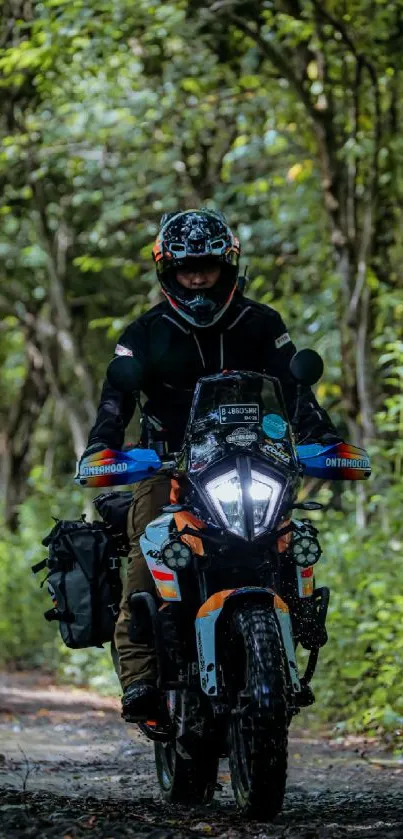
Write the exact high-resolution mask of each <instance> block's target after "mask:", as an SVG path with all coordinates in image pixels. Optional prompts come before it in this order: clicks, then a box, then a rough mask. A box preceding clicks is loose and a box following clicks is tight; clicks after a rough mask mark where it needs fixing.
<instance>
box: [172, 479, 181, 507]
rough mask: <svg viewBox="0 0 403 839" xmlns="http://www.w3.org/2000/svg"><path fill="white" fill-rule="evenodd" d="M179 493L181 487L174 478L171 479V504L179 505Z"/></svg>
mask: <svg viewBox="0 0 403 839" xmlns="http://www.w3.org/2000/svg"><path fill="white" fill-rule="evenodd" d="M180 492H181V485H180V483H179V481H177V480H176V478H171V492H170V495H169V500H170V502H171V504H179V503H180Z"/></svg>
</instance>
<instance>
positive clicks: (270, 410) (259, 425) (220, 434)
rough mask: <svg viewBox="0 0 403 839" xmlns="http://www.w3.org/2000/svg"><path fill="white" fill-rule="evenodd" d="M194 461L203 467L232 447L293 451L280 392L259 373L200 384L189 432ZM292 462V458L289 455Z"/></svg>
mask: <svg viewBox="0 0 403 839" xmlns="http://www.w3.org/2000/svg"><path fill="white" fill-rule="evenodd" d="M186 440H187V443H188V444H189V445H190V447H191V458H190V459H191V462H192V464H193V466H194V468H197V467H199V468H201V467H202V465H203V464H204V465H206V464H207V463H208V462H209V463H211V461H212V460H214V459H216V458H217V457H220V456H223V454H224V453H225V452H226V451H228V449H229V448H230V447H232V446H234V447H236V448H238V449H239V447H247V448H255V449H256V448H259V449H260V450H264V447H267V446H270V445H272V446H275V447H276V448H277V449H278V450H279V451H281V450H282V449H284V450H285V451H287V449H290V446H291V438H290V430H289V425H288V418H287V415H286V411H285V408H284V403H283V399H282V394H281V388H280V385H279V383H278V381H277V380H276V379H272V378H269V377H268V376H264V375H262V374H258V373H248V372H239V373H237V372H234V373H223V374H220V375H218V376H209V377H207V378H204V379H200V381H199V382H198V384H197V385H196V389H195V393H194V397H193V403H192V408H191V412H190V417H189V423H188V427H187V432H186ZM288 460H289V457H288Z"/></svg>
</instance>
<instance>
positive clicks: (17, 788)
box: [0, 673, 403, 839]
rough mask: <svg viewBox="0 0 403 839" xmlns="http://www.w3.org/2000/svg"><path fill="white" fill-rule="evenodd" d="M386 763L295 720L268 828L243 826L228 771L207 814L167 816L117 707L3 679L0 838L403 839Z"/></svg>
mask: <svg viewBox="0 0 403 839" xmlns="http://www.w3.org/2000/svg"><path fill="white" fill-rule="evenodd" d="M388 758H389V760H390V756H388V755H387V754H384V753H383V754H381V753H379V751H377V750H376V747H375V745H374V744H373V743H372V744H371V743H368V742H365V741H362V740H361V741H360V740H357V741H356V742H354V741H351V740H350V742H349V743H345V742H344V743H337V742H336V743H335V742H330V741H329V740H328V738H326V737H325V736H323V737H319V736H312V734H311V733H310V732H309V730H308V729H307V730H304V728H303V721H302V723H301V721H299V722H298V727H297V726H294V727H292V728H291V739H290V771H289V778H288V787H287V795H286V800H285V806H284V811H283V813H282V815H281V816H280V817H278V819H277V820H276V822H275V824H273V825H262V824H258V823H256V822H254V823H251V822H249V823H246V822H242V820H240V818H239V816H238V815H237V813H236V811H235V807H234V804H233V799H232V793H231V788H230V783H229V776H228V769H227V766H226V765H225V762H223V763H222V766H221V771H220V777H219V781H220V784H221V785H222V790H220V791H218V792H217V793H216V798H215V802H214V804H213V805H211V806H209V807H204V808H201V809H197V810H189V808H187V809H181V808H178V807H175V808H173V807H169V806H168V805H166V804H164V803H163V802H162V801H161V800H160V798H159V793H158V787H157V783H156V780H155V776H154V767H153V751H152V746H151V745H150V743H148V741H147V740H146V739H145V738H143V736H142V735H141V734H140V732H138V730H137V728H136V726H126V725H125V724H124V723H123V722H122V721H121V720H120V717H119V702H118V700H115V699H111V698H103V697H99V696H97V695H96V694H93V693H89V692H87V691H82V690H67V689H64V688H62V687H58V688H57V687H55V686H54V685H52V684H51V683H49V680H47V679H46V678H44V677H43V676H42V677H41V676H38V674H36V673H31V674H17V675H13V676H11V675H8V674H0V788H1V800H0V837H1V839H3V837H12V839H24V838H25V837H27V839H28V837H38V836H41V837H45V839H81V837H92V839H120V838H121V837H136V836H138V837H147V839H150V837H152V839H173V837H177V836H193V837H200V836H212V837H220V839H240V838H241V837H242V839H243V837H245V836H253V837H256V839H257V838H258V837H259V839H274V837H276V839H280V837H284V839H339V837H346V838H347V837H348V838H349V839H358V837H363V839H375V837H376V838H377V839H378V837H379V839H403V795H402V793H403V764H402V765H401V766H400V764H399V763H395V764H394V765H392V766H390V765H385V764H384V763H383V761H385V760H386V762H387V763H388ZM372 761H375V762H374V763H373V762H372Z"/></svg>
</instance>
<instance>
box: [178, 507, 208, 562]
mask: <svg viewBox="0 0 403 839" xmlns="http://www.w3.org/2000/svg"><path fill="white" fill-rule="evenodd" d="M171 498H172V491H171ZM174 519H175V524H176V527H177V528H178V531H180V530H183V528H184V527H186V525H189V527H192V528H193V530H201V529H202V528H203V527H206V525H205V523H204V522H203V521H201V519H198V518H196V516H194V515H193V513H188V512H187V510H183V511H182V512H180V513H174ZM181 540H182V542H185V543H186V544H187V545H189V548H191V550H192V551H193V553H194V554H197V556H203V554H204V548H203V542H202V540H201V539H199V538H198V537H197V536H191V535H190V534H187V533H185V534H184V535H183V536H181Z"/></svg>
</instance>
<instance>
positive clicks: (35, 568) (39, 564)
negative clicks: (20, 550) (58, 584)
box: [31, 558, 48, 574]
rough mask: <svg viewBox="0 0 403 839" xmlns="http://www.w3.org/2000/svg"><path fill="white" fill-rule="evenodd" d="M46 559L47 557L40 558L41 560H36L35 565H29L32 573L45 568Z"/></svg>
mask: <svg viewBox="0 0 403 839" xmlns="http://www.w3.org/2000/svg"><path fill="white" fill-rule="evenodd" d="M47 561H48V560H47V558H45V559H42V560H41V562H37V563H36V565H32V566H31V569H32V573H33V574H38V572H39V571H42V570H43V568H46V564H47Z"/></svg>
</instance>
